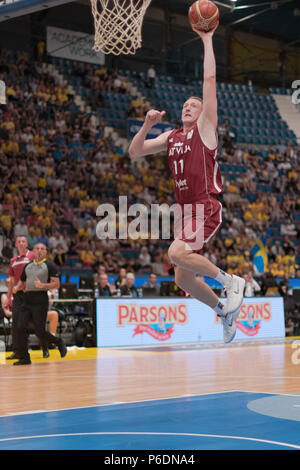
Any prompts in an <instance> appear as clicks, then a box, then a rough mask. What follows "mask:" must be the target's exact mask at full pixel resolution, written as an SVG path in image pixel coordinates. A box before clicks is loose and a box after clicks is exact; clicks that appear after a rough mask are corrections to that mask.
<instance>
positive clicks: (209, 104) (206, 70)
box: [193, 25, 218, 149]
mask: <svg viewBox="0 0 300 470" xmlns="http://www.w3.org/2000/svg"><path fill="white" fill-rule="evenodd" d="M217 27H218V25H217V26H216V27H215V28H214V29H212V30H211V31H208V32H203V31H198V30H197V29H195V28H193V29H194V31H195V32H196V33H197V34H198V35H199V36H200V38H201V39H202V42H203V46H204V63H203V109H202V113H201V115H200V117H199V120H198V129H199V133H200V135H201V138H202V140H203V141H204V143H205V144H206V145H207V147H208V148H211V149H214V148H216V146H217V144H218V142H217V136H216V131H217V126H218V102H217V84H216V59H215V54H214V49H213V35H214V32H215V30H216V29H217Z"/></svg>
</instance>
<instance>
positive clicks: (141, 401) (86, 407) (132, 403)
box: [0, 390, 300, 419]
mask: <svg viewBox="0 0 300 470" xmlns="http://www.w3.org/2000/svg"><path fill="white" fill-rule="evenodd" d="M225 393H252V394H255V393H257V394H265V395H277V396H290V397H297V398H299V396H300V393H299V394H289V393H274V392H262V391H252V390H251V391H250V390H223V391H220V392H206V393H188V394H184V395H176V396H173V397H163V398H149V399H148V400H134V401H114V402H112V403H103V404H101V405H88V406H76V407H72V408H57V409H52V410H32V411H19V412H15V413H7V414H5V415H0V419H1V418H7V417H12V416H21V415H25V414H37V413H56V412H57V411H72V410H83V409H88V408H102V407H108V406H115V405H134V404H135V403H151V402H155V401H163V400H176V399H179V398H187V397H205V396H210V395H222V394H225Z"/></svg>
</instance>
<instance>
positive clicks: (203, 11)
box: [189, 0, 219, 31]
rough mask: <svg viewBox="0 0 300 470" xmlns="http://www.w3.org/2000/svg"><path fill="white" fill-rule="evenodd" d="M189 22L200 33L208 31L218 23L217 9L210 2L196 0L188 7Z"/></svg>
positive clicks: (208, 0) (207, 0)
mask: <svg viewBox="0 0 300 470" xmlns="http://www.w3.org/2000/svg"><path fill="white" fill-rule="evenodd" d="M189 22H190V23H191V26H193V27H195V28H196V29H199V30H200V31H210V30H211V29H213V28H214V27H215V26H217V24H218V22H219V9H218V7H217V6H216V5H215V4H214V3H213V2H211V1H210V0H197V1H196V2H194V3H193V4H192V5H191V6H190V9H189Z"/></svg>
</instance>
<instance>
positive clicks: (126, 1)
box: [91, 0, 151, 55]
mask: <svg viewBox="0 0 300 470" xmlns="http://www.w3.org/2000/svg"><path fill="white" fill-rule="evenodd" d="M150 2H151V0H91V4H92V13H93V16H94V25H95V39H94V47H93V49H94V50H95V51H97V52H98V51H102V52H104V54H114V55H119V54H135V52H136V50H137V49H138V48H139V47H141V45H142V24H143V18H144V15H145V13H146V10H147V8H148V6H149V4H150Z"/></svg>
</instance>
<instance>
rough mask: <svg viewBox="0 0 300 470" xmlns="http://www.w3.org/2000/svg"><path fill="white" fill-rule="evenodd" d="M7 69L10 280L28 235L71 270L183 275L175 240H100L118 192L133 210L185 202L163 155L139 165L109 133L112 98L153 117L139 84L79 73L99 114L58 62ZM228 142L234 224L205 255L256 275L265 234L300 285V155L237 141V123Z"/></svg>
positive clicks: (78, 68)
mask: <svg viewBox="0 0 300 470" xmlns="http://www.w3.org/2000/svg"><path fill="white" fill-rule="evenodd" d="M0 60H1V61H0V79H2V80H4V81H5V83H6V85H7V96H8V102H7V105H6V106H2V107H1V109H0V119H1V124H0V224H1V227H2V231H3V234H4V238H5V240H7V241H6V244H5V246H4V248H3V250H4V251H3V250H2V257H1V263H2V265H1V271H2V272H5V270H7V263H8V259H9V257H10V254H11V252H12V248H13V243H12V241H13V240H14V238H15V236H16V235H17V234H25V235H26V236H27V237H28V242H29V245H30V246H33V245H34V243H36V242H37V241H42V242H43V243H45V244H46V245H47V246H48V247H49V252H50V256H51V257H52V259H53V260H54V261H55V263H56V264H57V265H58V266H59V267H60V268H61V269H62V270H63V269H65V268H78V267H81V268H82V267H83V268H85V269H87V270H96V269H97V266H99V264H103V265H104V266H105V269H106V272H107V273H108V274H110V273H117V272H119V269H120V268H121V267H122V266H126V268H127V270H131V271H133V272H135V273H137V274H138V273H148V272H150V271H151V270H153V271H155V272H156V273H157V274H158V275H168V274H172V268H171V266H170V264H169V260H168V257H167V249H168V241H167V240H145V239H140V240H130V239H129V240H99V239H98V238H97V236H96V226H97V222H98V220H99V219H98V218H97V217H96V209H97V207H98V206H99V204H101V203H103V202H109V203H113V204H115V205H116V206H117V204H118V198H119V195H127V196H128V198H129V203H135V202H140V203H143V204H148V205H149V204H151V203H164V202H166V203H168V204H173V203H174V202H175V200H174V189H173V182H172V179H171V175H170V172H169V170H168V168H167V160H166V158H165V157H164V156H162V157H161V158H151V157H149V158H148V157H147V158H146V159H143V160H142V161H141V163H140V164H137V162H135V161H132V160H131V159H130V158H129V156H128V154H126V152H124V150H123V149H122V148H120V147H118V146H117V145H116V144H115V142H114V141H113V139H112V137H111V135H107V136H105V133H104V126H105V124H106V121H105V118H104V117H103V116H104V115H105V112H104V111H109V110H110V109H111V108H110V107H109V106H107V100H106V96H107V95H106V94H107V93H108V94H109V95H110V96H112V95H113V96H114V98H113V100H114V102H115V103H118V104H119V105H122V106H123V105H124V106H123V108H122V109H123V110H124V113H125V117H126V115H127V116H134V117H137V118H141V119H143V117H144V115H145V112H146V110H147V102H146V101H145V100H141V98H138V97H137V96H136V95H135V94H131V90H130V80H129V79H128V77H126V76H125V75H123V76H122V74H120V73H118V72H117V71H114V72H113V73H111V74H109V73H107V71H106V69H105V68H103V67H101V66H98V67H92V66H89V65H86V64H85V65H84V64H79V63H78V64H74V65H73V69H72V70H73V72H74V73H73V72H72V80H73V81H72V86H74V87H75V88H76V86H78V87H79V88H80V87H84V88H85V90H89V91H88V92H86V93H85V99H86V104H87V105H90V107H91V113H90V114H88V113H86V112H84V111H82V110H80V107H79V106H78V104H76V100H75V96H74V94H73V93H71V92H70V88H69V86H68V85H69V82H68V83H67V84H66V83H64V81H63V80H62V79H61V75H60V74H57V73H53V70H51V69H49V68H48V67H47V64H45V63H43V62H40V61H35V60H33V59H32V58H30V57H29V56H28V55H27V54H25V53H23V52H15V51H14V52H12V51H6V50H2V52H1V59H0ZM61 72H62V75H63V70H61ZM68 76H69V78H70V79H71V75H67V77H68ZM122 77H123V78H122ZM76 84H77V85H76ZM135 85H137V83H136V82H135ZM141 87H142V88H143V87H144V85H143V84H142V85H141ZM148 89H149V90H151V89H152V88H151V87H148ZM121 96H122V99H121V98H120V97H121ZM118 98H120V99H118ZM126 113H127V114H126ZM99 117H100V120H99ZM219 134H220V143H221V146H220V151H219V156H218V158H219V162H220V167H221V172H222V175H223V178H224V189H225V191H224V195H223V201H222V203H223V225H222V228H221V230H220V232H219V234H218V236H217V237H216V238H215V240H214V241H212V242H211V244H210V245H209V246H208V247H207V248H206V249H205V251H204V254H205V256H207V257H208V258H210V259H211V260H212V261H213V262H214V263H216V264H217V265H219V266H220V267H221V268H222V269H224V270H226V271H228V272H229V273H240V274H244V273H248V272H249V271H253V270H254V267H253V260H252V257H251V253H250V251H251V247H252V245H253V244H254V243H255V240H256V239H257V237H259V236H260V235H261V234H264V235H265V236H266V239H267V245H268V254H269V265H268V269H269V271H270V272H271V273H272V275H274V276H275V277H282V276H284V275H288V276H290V277H295V276H297V277H300V269H299V268H298V259H297V256H298V255H299V252H298V247H299V246H300V245H299V238H300V225H299V221H300V182H299V167H300V151H299V148H297V147H296V146H295V145H291V143H290V142H289V141H287V140H286V139H284V140H283V141H282V142H281V143H279V144H277V145H274V146H273V147H269V148H266V147H256V146H255V145H250V144H247V143H245V144H241V143H237V142H236V139H235V138H234V131H232V127H230V126H228V125H227V124H226V120H221V122H220V127H219ZM292 143H293V142H292ZM299 264H300V263H299ZM254 274H256V273H255V271H254Z"/></svg>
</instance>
